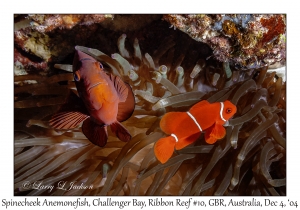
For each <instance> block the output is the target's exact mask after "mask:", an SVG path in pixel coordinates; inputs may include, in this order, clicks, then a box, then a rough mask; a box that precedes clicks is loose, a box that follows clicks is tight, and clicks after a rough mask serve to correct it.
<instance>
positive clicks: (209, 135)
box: [205, 124, 226, 144]
mask: <svg viewBox="0 0 300 210" xmlns="http://www.w3.org/2000/svg"><path fill="white" fill-rule="evenodd" d="M225 134H226V130H225V128H224V127H223V126H222V125H220V124H214V125H213V126H211V127H209V128H208V129H207V130H206V131H205V141H206V143H208V144H214V143H215V142H216V141H217V140H219V139H222V138H224V136H225Z"/></svg>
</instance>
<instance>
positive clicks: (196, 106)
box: [190, 100, 210, 111]
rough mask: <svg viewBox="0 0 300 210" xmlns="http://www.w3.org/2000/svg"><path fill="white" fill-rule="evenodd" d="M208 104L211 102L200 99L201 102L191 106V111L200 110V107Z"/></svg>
mask: <svg viewBox="0 0 300 210" xmlns="http://www.w3.org/2000/svg"><path fill="white" fill-rule="evenodd" d="M208 105H210V103H209V102H208V101H206V100H203V101H200V102H198V103H196V104H195V105H194V106H192V107H191V108H190V111H193V110H198V109H201V108H202V107H204V106H208Z"/></svg>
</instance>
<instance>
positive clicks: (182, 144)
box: [175, 132, 201, 150]
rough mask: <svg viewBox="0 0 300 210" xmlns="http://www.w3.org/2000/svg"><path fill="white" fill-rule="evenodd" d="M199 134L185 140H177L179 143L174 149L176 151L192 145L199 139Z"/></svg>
mask: <svg viewBox="0 0 300 210" xmlns="http://www.w3.org/2000/svg"><path fill="white" fill-rule="evenodd" d="M200 135H201V133H200V132H199V133H195V134H193V135H191V136H188V137H186V138H182V139H179V141H178V142H177V144H176V146H175V149H176V150H180V149H182V148H184V147H186V146H188V145H190V144H192V143H194V142H195V141H196V140H197V139H198V138H199V137H200Z"/></svg>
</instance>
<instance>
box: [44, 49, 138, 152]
mask: <svg viewBox="0 0 300 210" xmlns="http://www.w3.org/2000/svg"><path fill="white" fill-rule="evenodd" d="M75 49H76V52H75V56H74V60H73V75H74V80H75V84H76V88H77V91H78V95H79V97H78V96H77V95H76V94H75V93H73V92H71V93H70V95H69V97H68V99H67V101H66V103H65V104H64V105H62V106H61V108H60V110H59V111H58V112H57V113H56V114H54V115H53V116H52V118H51V120H50V121H49V125H50V126H52V127H53V128H55V129H73V128H75V127H78V126H79V125H80V123H82V132H83V133H84V135H85V136H86V137H87V138H88V139H89V140H90V141H91V142H92V143H93V144H95V145H98V146H101V147H103V146H105V144H106V142H107V138H108V134H107V126H108V125H110V127H111V130H112V132H113V133H115V134H116V136H117V137H118V138H119V139H120V140H122V141H124V142H128V141H129V140H130V139H131V135H130V133H129V132H128V131H127V129H126V128H125V127H124V126H123V125H122V124H121V123H120V122H122V121H124V120H127V119H128V118H129V117H130V116H131V115H132V113H133V111H134V106H135V101H134V95H133V92H132V89H131V87H130V85H129V84H127V83H124V82H123V81H122V80H121V78H120V77H118V76H114V75H112V74H108V73H107V72H105V71H104V68H103V65H102V64H101V63H100V62H98V61H97V60H95V59H94V58H93V57H91V56H89V55H87V54H85V53H83V52H81V51H80V50H78V48H77V47H75Z"/></svg>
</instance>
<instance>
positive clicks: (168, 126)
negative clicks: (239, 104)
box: [154, 100, 236, 163]
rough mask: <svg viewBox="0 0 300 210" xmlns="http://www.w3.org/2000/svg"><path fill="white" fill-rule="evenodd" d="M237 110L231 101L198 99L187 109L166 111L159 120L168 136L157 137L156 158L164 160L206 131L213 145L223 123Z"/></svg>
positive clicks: (220, 136) (206, 139)
mask: <svg viewBox="0 0 300 210" xmlns="http://www.w3.org/2000/svg"><path fill="white" fill-rule="evenodd" d="M235 113H236V106H235V105H234V104H232V103H231V102H230V101H228V100H226V101H224V102H215V103H209V102H208V101H206V100H203V101H200V102H198V103H197V104H195V105H194V106H192V107H191V109H190V110H189V111H188V112H168V113H166V114H165V115H164V116H163V117H162V119H161V121H160V128H161V129H162V131H164V132H165V133H166V134H168V135H170V136H168V137H165V138H161V139H159V140H158V141H157V142H156V143H155V145H154V154H155V156H156V158H157V159H158V160H159V161H160V162H161V163H165V162H167V161H168V160H169V158H170V157H171V156H172V154H173V152H174V148H175V149H176V150H180V149H182V148H184V147H186V146H188V145H189V144H192V143H193V142H195V141H196V140H197V139H198V138H199V137H200V135H201V132H204V131H205V136H204V137H205V141H206V143H208V144H214V143H215V142H216V141H217V140H219V139H222V138H223V137H224V136H225V134H226V130H225V128H224V127H223V124H224V123H225V122H226V121H227V120H228V119H230V118H231V117H232V116H233V115H234V114H235Z"/></svg>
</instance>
